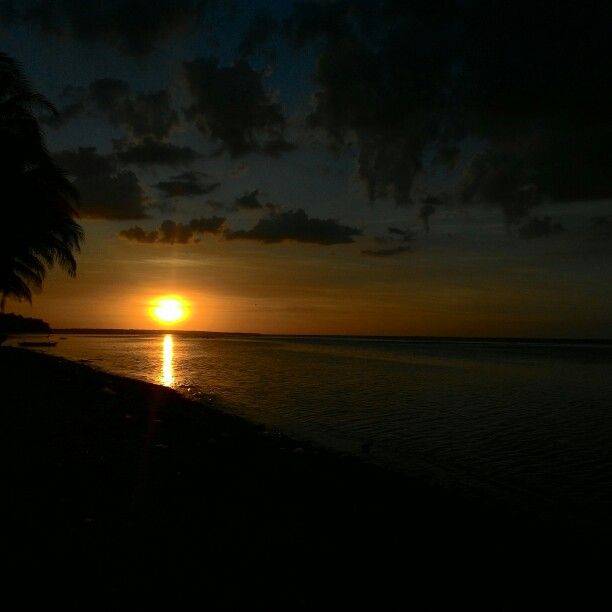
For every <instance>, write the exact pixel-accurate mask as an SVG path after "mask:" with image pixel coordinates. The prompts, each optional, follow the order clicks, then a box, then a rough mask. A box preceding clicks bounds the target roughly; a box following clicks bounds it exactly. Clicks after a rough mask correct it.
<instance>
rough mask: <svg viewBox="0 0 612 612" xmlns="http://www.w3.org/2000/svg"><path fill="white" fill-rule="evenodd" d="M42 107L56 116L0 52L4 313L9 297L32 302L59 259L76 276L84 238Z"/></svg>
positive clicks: (0, 304) (0, 299) (0, 295)
mask: <svg viewBox="0 0 612 612" xmlns="http://www.w3.org/2000/svg"><path fill="white" fill-rule="evenodd" d="M37 107H38V108H43V109H46V110H47V111H50V112H51V113H53V114H54V115H57V111H56V110H55V108H54V107H53V105H52V104H51V103H50V102H48V101H47V100H46V99H45V98H44V97H43V96H41V95H40V94H38V93H36V92H34V91H33V90H32V88H31V86H30V84H29V83H28V81H27V79H26V78H25V76H24V74H23V72H22V70H21V68H20V66H19V65H18V64H17V63H16V62H15V61H14V60H13V59H11V58H10V57H8V56H7V55H5V54H4V53H0V219H1V220H2V223H1V225H0V227H1V228H2V229H1V230H0V232H1V233H2V236H0V312H4V308H5V303H6V299H7V298H8V297H13V298H16V299H18V300H22V299H25V300H28V301H29V302H31V301H32V290H33V289H40V288H41V287H42V284H43V281H44V279H45V276H46V273H47V270H48V269H49V268H50V267H52V266H53V265H54V264H56V263H57V264H58V265H59V266H60V267H62V268H63V269H64V270H66V271H67V272H68V274H69V275H71V276H74V275H75V274H76V260H75V257H74V254H75V253H76V252H78V251H79V250H80V245H81V241H82V239H83V230H82V228H81V226H80V225H79V224H78V222H77V221H76V218H77V217H78V213H77V211H76V208H75V206H76V204H77V202H78V194H77V192H76V191H75V189H74V188H73V187H72V184H71V183H70V181H69V180H68V178H67V177H66V175H65V174H64V172H63V171H62V170H61V169H60V168H58V167H57V165H56V164H55V163H54V162H53V159H52V158H51V156H50V155H49V152H48V151H47V148H46V146H45V142H44V138H43V135H42V133H41V129H40V125H39V123H38V120H37V119H36V116H35V114H34V109H35V108H37Z"/></svg>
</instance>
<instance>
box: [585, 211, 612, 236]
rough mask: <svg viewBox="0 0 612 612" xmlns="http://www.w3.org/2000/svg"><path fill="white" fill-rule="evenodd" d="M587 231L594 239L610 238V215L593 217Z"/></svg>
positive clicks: (611, 231) (611, 222) (611, 225)
mask: <svg viewBox="0 0 612 612" xmlns="http://www.w3.org/2000/svg"><path fill="white" fill-rule="evenodd" d="M588 233H589V235H590V236H591V237H592V238H593V239H594V240H604V241H608V240H611V239H612V218H611V217H610V216H602V217H595V218H593V219H592V220H591V224H590V226H589V228H588Z"/></svg>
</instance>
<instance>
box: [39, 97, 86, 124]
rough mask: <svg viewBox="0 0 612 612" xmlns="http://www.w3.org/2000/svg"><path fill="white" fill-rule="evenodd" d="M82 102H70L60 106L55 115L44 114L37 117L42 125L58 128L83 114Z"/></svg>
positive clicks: (83, 106) (83, 104) (84, 107)
mask: <svg viewBox="0 0 612 612" xmlns="http://www.w3.org/2000/svg"><path fill="white" fill-rule="evenodd" d="M85 109H86V106H85V103H84V102H71V103H69V104H66V105H65V106H62V107H61V108H60V109H58V111H57V115H52V114H44V115H41V116H40V117H39V120H40V123H41V124H42V125H47V126H49V127H53V128H59V127H61V126H63V125H65V124H66V123H69V122H70V121H72V120H73V119H77V118H79V117H81V116H83V115H84V114H85Z"/></svg>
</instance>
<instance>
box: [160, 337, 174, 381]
mask: <svg viewBox="0 0 612 612" xmlns="http://www.w3.org/2000/svg"><path fill="white" fill-rule="evenodd" d="M163 347H164V348H163V357H162V371H161V377H160V378H161V383H162V385H166V387H171V386H172V385H174V341H173V339H172V334H166V335H165V336H164V344H163Z"/></svg>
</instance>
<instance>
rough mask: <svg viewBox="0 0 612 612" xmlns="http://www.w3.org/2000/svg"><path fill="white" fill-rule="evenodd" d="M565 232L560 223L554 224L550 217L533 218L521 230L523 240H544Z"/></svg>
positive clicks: (520, 234)
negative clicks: (546, 237)
mask: <svg viewBox="0 0 612 612" xmlns="http://www.w3.org/2000/svg"><path fill="white" fill-rule="evenodd" d="M563 231H564V228H563V226H562V225H561V224H560V223H554V222H553V221H552V219H551V218H550V217H532V218H531V219H529V220H527V222H525V223H524V224H523V225H521V227H520V228H519V236H520V237H521V238H528V239H532V238H543V237H544V236H550V235H552V234H559V233H561V232H563Z"/></svg>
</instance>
